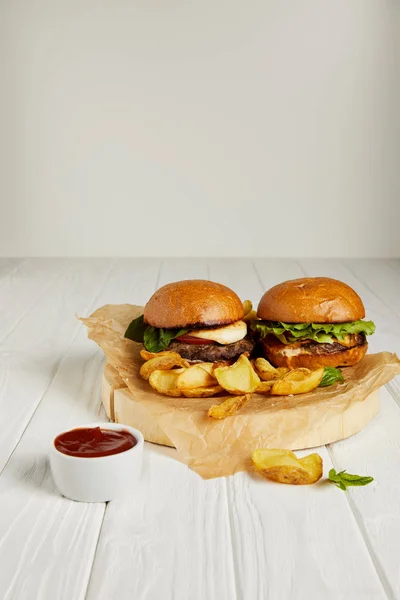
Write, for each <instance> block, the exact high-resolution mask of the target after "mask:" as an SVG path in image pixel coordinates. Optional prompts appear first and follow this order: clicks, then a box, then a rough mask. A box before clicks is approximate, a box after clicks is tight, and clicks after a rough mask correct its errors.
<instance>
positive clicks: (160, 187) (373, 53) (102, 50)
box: [0, 0, 400, 256]
mask: <svg viewBox="0 0 400 600" xmlns="http://www.w3.org/2000/svg"><path fill="white" fill-rule="evenodd" d="M399 34H400V30H399V3H398V2H396V1H395V0H393V1H392V2H391V1H387V0H327V1H324V2H321V0H299V1H294V0H292V1H285V0H259V1H256V0H254V1H249V2H243V1H238V0H230V1H222V0H212V1H204V2H200V1H197V2H195V1H192V2H190V1H188V0H186V1H184V0H168V1H156V0H147V1H144V0H143V1H141V2H138V1H134V0H114V1H113V2H109V1H107V2H106V1H104V0H96V1H95V0H58V1H57V0H35V1H32V0H0V44H1V52H0V68H1V77H0V86H1V94H0V96H1V98H0V128H1V137H0V170H1V179H0V203H1V218H0V254H1V255H3V256H11V255H13V256H21V255H32V256H57V255H58V256H59V255H69V256H81V255H86V256H96V255H97V256H105V255H116V256H117V255H136V256H151V255H153V256H154V255H168V256H179V255H185V256H196V255H197V256H211V255H215V256H237V255H243V256H250V255H254V256H257V255H268V256H293V255H294V256H296V255H302V256H306V255H308V256H373V255H375V256H395V255H400V242H399V240H400V236H399V235H398V224H399V219H400V200H399V191H400V179H399V178H400V175H399V173H400V168H399V156H400V141H399V140H400V116H399V113H400V111H399V109H398V107H399V106H400V74H399V62H398V57H399V54H398V50H399V47H398V42H397V41H396V35H397V36H399ZM397 39H398V38H397ZM395 44H397V46H396V45H395Z"/></svg>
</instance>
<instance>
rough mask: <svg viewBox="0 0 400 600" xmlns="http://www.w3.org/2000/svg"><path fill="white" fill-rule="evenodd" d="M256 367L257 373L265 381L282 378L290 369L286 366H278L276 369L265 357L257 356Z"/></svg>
mask: <svg viewBox="0 0 400 600" xmlns="http://www.w3.org/2000/svg"><path fill="white" fill-rule="evenodd" d="M254 369H255V371H256V373H257V375H258V376H259V377H260V378H261V379H262V380H263V381H271V380H273V379H280V378H281V377H283V376H284V375H285V374H286V373H287V372H288V371H289V369H287V368H286V367H278V368H277V369H276V368H275V367H273V366H272V365H271V363H269V362H268V361H267V360H266V359H265V358H257V359H256V361H255V363H254Z"/></svg>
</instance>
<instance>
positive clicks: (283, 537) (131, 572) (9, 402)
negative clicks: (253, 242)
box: [0, 259, 400, 600]
mask: <svg viewBox="0 0 400 600" xmlns="http://www.w3.org/2000/svg"><path fill="white" fill-rule="evenodd" d="M304 275H327V276H331V277H336V278H338V279H341V280H343V281H345V282H347V283H349V284H350V285H351V286H353V287H354V288H355V289H356V290H357V291H358V292H359V293H360V295H361V296H362V298H363V300H364V303H365V305H366V309H367V316H368V318H370V319H373V320H374V321H375V322H376V325H377V333H376V334H375V335H374V336H372V338H370V351H371V352H376V351H381V350H391V351H396V352H397V353H398V354H399V355H400V260H391V261H388V260H387V261H384V260H342V261H338V260H314V259H312V260H311V259H309V260H296V261H295V260H273V259H255V260H250V259H236V260H233V259H213V260H206V259H164V260H158V259H146V260H143V259H116V260H113V259H25V260H22V259H0V353H1V363H0V404H1V412H0V414H1V428H0V471H1V476H0V598H1V600H11V599H12V600H36V599H40V600H64V599H65V600H79V599H83V598H87V599H88V600H110V599H114V598H115V599H118V600H133V599H134V600H145V599H146V600H158V599H162V600H169V599H171V600H172V599H174V600H214V599H215V600H236V599H240V600H242V599H243V600H264V599H268V600H269V599H270V600H281V599H290V600H297V599H303V598H304V599H307V600H314V599H317V600H319V599H326V598H328V599H335V600H337V599H342V598H343V599H349V600H353V599H358V598H359V599H362V600H366V599H372V598H373V599H378V598H379V599H380V598H391V599H394V598H400V408H399V405H400V385H399V381H397V382H396V381H392V382H391V383H390V384H389V385H387V386H386V388H384V389H382V394H381V412H380V415H379V416H378V417H377V418H376V419H375V420H374V421H373V422H372V423H371V424H370V425H369V426H368V427H367V428H366V429H365V430H364V431H363V432H361V433H359V434H357V435H356V436H353V437H352V438H350V439H348V440H345V441H343V442H340V443H336V444H333V445H331V446H327V447H323V448H320V449H319V450H318V451H319V452H320V454H321V456H322V457H323V460H324V473H325V474H327V473H328V471H329V469H330V468H331V467H332V466H334V467H335V468H336V469H337V470H340V469H348V470H349V472H354V473H358V474H364V475H372V476H373V477H375V482H374V483H373V484H371V485H369V486H367V487H365V488H350V489H349V490H348V491H347V492H346V493H344V492H342V491H340V490H339V489H337V488H336V487H335V486H333V485H331V484H326V485H318V486H309V487H308V486H305V487H295V486H293V487H292V486H283V485H278V484H273V483H269V482H267V481H265V482H264V481H261V480H259V479H257V480H256V479H254V478H252V477H250V476H249V475H248V474H246V473H240V474H238V475H236V476H234V477H229V478H225V479H215V480H211V481H203V480H202V479H201V478H200V477H199V476H198V475H196V474H195V473H193V472H192V471H190V470H189V469H188V468H187V467H186V466H184V465H182V464H181V463H179V462H178V461H176V460H174V451H173V450H171V449H169V450H168V449H165V450H164V449H162V448H160V447H157V446H152V445H151V444H147V445H146V447H145V457H144V475H143V484H142V486H141V488H140V489H139V490H138V493H137V496H136V497H135V499H134V501H132V500H129V502H128V501H114V502H111V503H109V504H108V505H105V504H79V503H75V502H71V501H69V500H67V499H65V498H62V497H61V496H60V495H59V494H58V493H57V492H56V491H55V488H54V484H53V481H52V478H51V475H50V471H49V466H48V463H47V460H46V454H47V448H48V444H49V442H50V440H51V439H52V436H54V434H56V433H57V432H58V431H60V430H62V429H65V428H67V427H69V426H72V425H76V424H79V423H87V422H91V421H93V420H98V419H102V418H103V416H102V414H101V411H100V383H101V372H102V366H103V362H104V359H103V355H102V353H101V351H100V350H99V349H98V348H97V346H96V345H95V344H94V343H93V342H91V341H89V340H88V339H87V338H86V331H85V328H84V327H83V326H82V325H81V324H80V323H79V322H78V321H77V320H76V318H75V316H74V315H75V314H79V315H88V314H90V313H91V312H92V311H93V310H94V309H95V308H97V307H99V306H101V305H102V304H105V303H124V302H130V303H136V304H144V303H145V302H146V300H147V299H148V298H149V297H150V295H151V294H152V293H153V292H154V290H155V289H156V288H157V287H159V286H161V285H163V284H165V283H167V282H168V281H174V280H178V279H185V278H210V279H213V280H215V281H219V282H221V283H225V284H227V285H229V286H230V287H232V288H233V289H234V290H236V292H237V293H238V294H239V295H240V296H241V298H242V299H245V298H250V299H251V300H253V301H254V302H257V301H258V299H259V298H260V296H261V295H262V293H263V292H264V291H265V290H266V289H267V288H268V287H270V286H271V285H273V284H275V283H278V282H280V281H283V280H285V279H290V278H295V277H302V276H304Z"/></svg>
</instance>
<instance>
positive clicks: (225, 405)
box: [207, 394, 250, 419]
mask: <svg viewBox="0 0 400 600" xmlns="http://www.w3.org/2000/svg"><path fill="white" fill-rule="evenodd" d="M249 398H250V394H245V395H244V396H228V397H227V398H226V399H225V400H224V402H222V403H221V404H213V405H212V406H210V408H209V409H208V413H207V415H208V416H209V417H211V418H212V419H226V418H227V417H230V416H232V415H233V414H235V412H237V411H238V410H239V409H240V408H241V407H242V406H243V404H245V403H246V402H247V400H248V399H249ZM221 400H223V398H221Z"/></svg>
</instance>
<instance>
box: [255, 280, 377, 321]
mask: <svg viewBox="0 0 400 600" xmlns="http://www.w3.org/2000/svg"><path fill="white" fill-rule="evenodd" d="M257 316H258V317H259V318H260V319H263V320H265V321H282V322H283V323H347V322H349V321H357V320H358V319H363V318H364V317H365V309H364V305H363V303H362V300H361V298H360V296H359V295H358V294H357V293H356V292H355V291H354V290H353V288H351V287H350V286H349V285H347V284H346V283H343V282H342V281H338V280H337V279H330V278H329V277H304V278H302V279H292V280H290V281H284V282H283V283H280V284H279V285H275V286H274V287H272V288H271V289H269V290H268V291H267V292H265V294H264V296H263V297H262V298H261V300H260V302H259V305H258V310H257Z"/></svg>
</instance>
